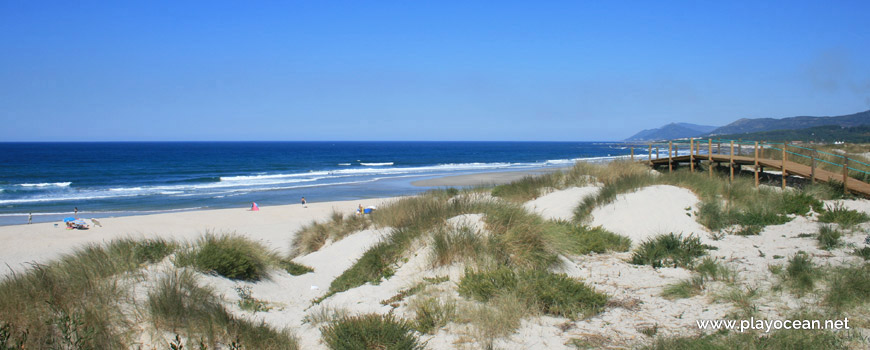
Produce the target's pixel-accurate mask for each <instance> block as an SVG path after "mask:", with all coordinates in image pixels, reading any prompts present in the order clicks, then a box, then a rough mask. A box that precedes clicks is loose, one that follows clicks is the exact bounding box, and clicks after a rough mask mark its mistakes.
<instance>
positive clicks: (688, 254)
mask: <svg viewBox="0 0 870 350" xmlns="http://www.w3.org/2000/svg"><path fill="white" fill-rule="evenodd" d="M707 249H714V247H711V246H708V245H705V244H701V239H700V238H698V237H697V236H694V235H689V236H686V237H683V235H682V234H675V233H673V232H671V233H668V234H664V235H658V236H655V237H652V238H650V239H648V240H646V241H644V242H643V243H641V244H640V246H639V247H637V249H635V251H634V253H632V255H631V263H632V264H635V265H650V266H652V267H656V268H658V267H685V268H691V267H692V266H693V265H694V261H695V258H698V257H700V256H703V255H705V254H707V252H706V250H707Z"/></svg>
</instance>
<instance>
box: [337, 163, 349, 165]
mask: <svg viewBox="0 0 870 350" xmlns="http://www.w3.org/2000/svg"><path fill="white" fill-rule="evenodd" d="M338 165H339V166H350V163H338Z"/></svg>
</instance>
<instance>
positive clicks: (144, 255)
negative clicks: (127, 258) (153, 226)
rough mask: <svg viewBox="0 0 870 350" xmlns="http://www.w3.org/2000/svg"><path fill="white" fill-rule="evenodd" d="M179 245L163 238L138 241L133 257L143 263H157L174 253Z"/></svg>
mask: <svg viewBox="0 0 870 350" xmlns="http://www.w3.org/2000/svg"><path fill="white" fill-rule="evenodd" d="M177 248H178V246H177V245H176V244H175V243H170V242H167V241H166V240H164V239H162V238H155V239H148V240H144V241H138V242H136V244H135V245H134V248H133V259H135V260H136V261H139V262H141V263H156V262H158V261H160V260H163V258H165V257H166V256H167V255H169V254H172V253H173V252H174V251H175V250H176V249H177Z"/></svg>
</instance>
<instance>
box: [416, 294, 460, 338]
mask: <svg viewBox="0 0 870 350" xmlns="http://www.w3.org/2000/svg"><path fill="white" fill-rule="evenodd" d="M410 308H411V310H413V311H414V314H415V315H416V318H415V319H414V328H415V329H416V330H417V331H419V332H420V333H431V332H432V331H434V330H437V329H439V328H441V327H444V326H445V325H447V323H448V322H450V321H451V320H453V318H454V317H455V316H456V304H455V303H453V302H449V301H448V302H443V301H441V300H438V299H437V298H434V297H428V298H417V299H414V300H413V301H412V302H411V304H410Z"/></svg>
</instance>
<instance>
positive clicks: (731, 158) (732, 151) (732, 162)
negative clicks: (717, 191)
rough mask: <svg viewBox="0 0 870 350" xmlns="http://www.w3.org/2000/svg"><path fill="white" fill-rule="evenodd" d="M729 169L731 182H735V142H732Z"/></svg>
mask: <svg viewBox="0 0 870 350" xmlns="http://www.w3.org/2000/svg"><path fill="white" fill-rule="evenodd" d="M728 168H730V169H731V181H732V182H733V181H734V140H731V154H730V155H729V156H728Z"/></svg>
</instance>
